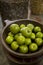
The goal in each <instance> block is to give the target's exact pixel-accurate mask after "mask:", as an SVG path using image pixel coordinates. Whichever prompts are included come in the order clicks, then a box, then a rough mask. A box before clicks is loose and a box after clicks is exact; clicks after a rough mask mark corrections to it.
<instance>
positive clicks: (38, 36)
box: [6, 24, 43, 54]
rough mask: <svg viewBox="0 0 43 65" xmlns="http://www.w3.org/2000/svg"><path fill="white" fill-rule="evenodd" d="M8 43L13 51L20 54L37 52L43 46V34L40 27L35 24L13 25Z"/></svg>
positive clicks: (7, 39) (8, 36)
mask: <svg viewBox="0 0 43 65" xmlns="http://www.w3.org/2000/svg"><path fill="white" fill-rule="evenodd" d="M9 31H10V32H9V33H8V35H7V37H6V43H7V44H8V45H10V47H11V49H12V50H14V51H17V50H18V52H20V53H24V54H25V53H29V52H35V51H37V50H38V49H39V48H40V46H42V45H43V33H42V30H41V28H40V27H39V26H34V25H33V24H27V25H24V24H21V25H18V24H11V25H10V26H9Z"/></svg>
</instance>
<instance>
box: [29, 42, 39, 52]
mask: <svg viewBox="0 0 43 65" xmlns="http://www.w3.org/2000/svg"><path fill="white" fill-rule="evenodd" d="M29 50H30V51H31V52H34V51H36V50H38V45H37V44H36V43H31V44H30V45H29Z"/></svg>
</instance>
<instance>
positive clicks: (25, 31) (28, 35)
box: [21, 27, 31, 37]
mask: <svg viewBox="0 0 43 65" xmlns="http://www.w3.org/2000/svg"><path fill="white" fill-rule="evenodd" d="M21 33H22V34H23V35H24V36H25V37H30V36H31V32H30V31H29V30H28V27H24V28H22V29H21Z"/></svg>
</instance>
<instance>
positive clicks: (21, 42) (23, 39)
mask: <svg viewBox="0 0 43 65" xmlns="http://www.w3.org/2000/svg"><path fill="white" fill-rule="evenodd" d="M17 42H18V44H19V45H22V44H24V42H25V37H24V36H22V35H20V36H18V37H17Z"/></svg>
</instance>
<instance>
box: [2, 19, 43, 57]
mask: <svg viewBox="0 0 43 65" xmlns="http://www.w3.org/2000/svg"><path fill="white" fill-rule="evenodd" d="M24 20H26V21H27V20H28V21H34V22H37V21H36V20H31V19H30V20H29V19H19V20H15V21H13V22H11V23H10V24H12V23H14V22H18V21H24ZM37 23H38V24H41V23H39V22H37ZM10 24H8V25H6V26H5V27H4V28H3V30H2V33H1V41H2V45H3V46H4V47H5V49H6V50H7V51H8V52H10V53H11V54H12V55H16V56H18V57H19V56H20V57H26V58H28V57H35V56H39V55H41V54H43V48H42V49H40V50H39V51H37V52H35V53H29V54H22V53H18V52H15V51H13V50H12V49H10V48H9V47H8V46H7V45H6V44H5V42H4V40H3V33H4V30H5V29H6V28H7V27H8V26H9V25H10ZM41 25H42V24H41ZM42 26H43V25H42Z"/></svg>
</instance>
